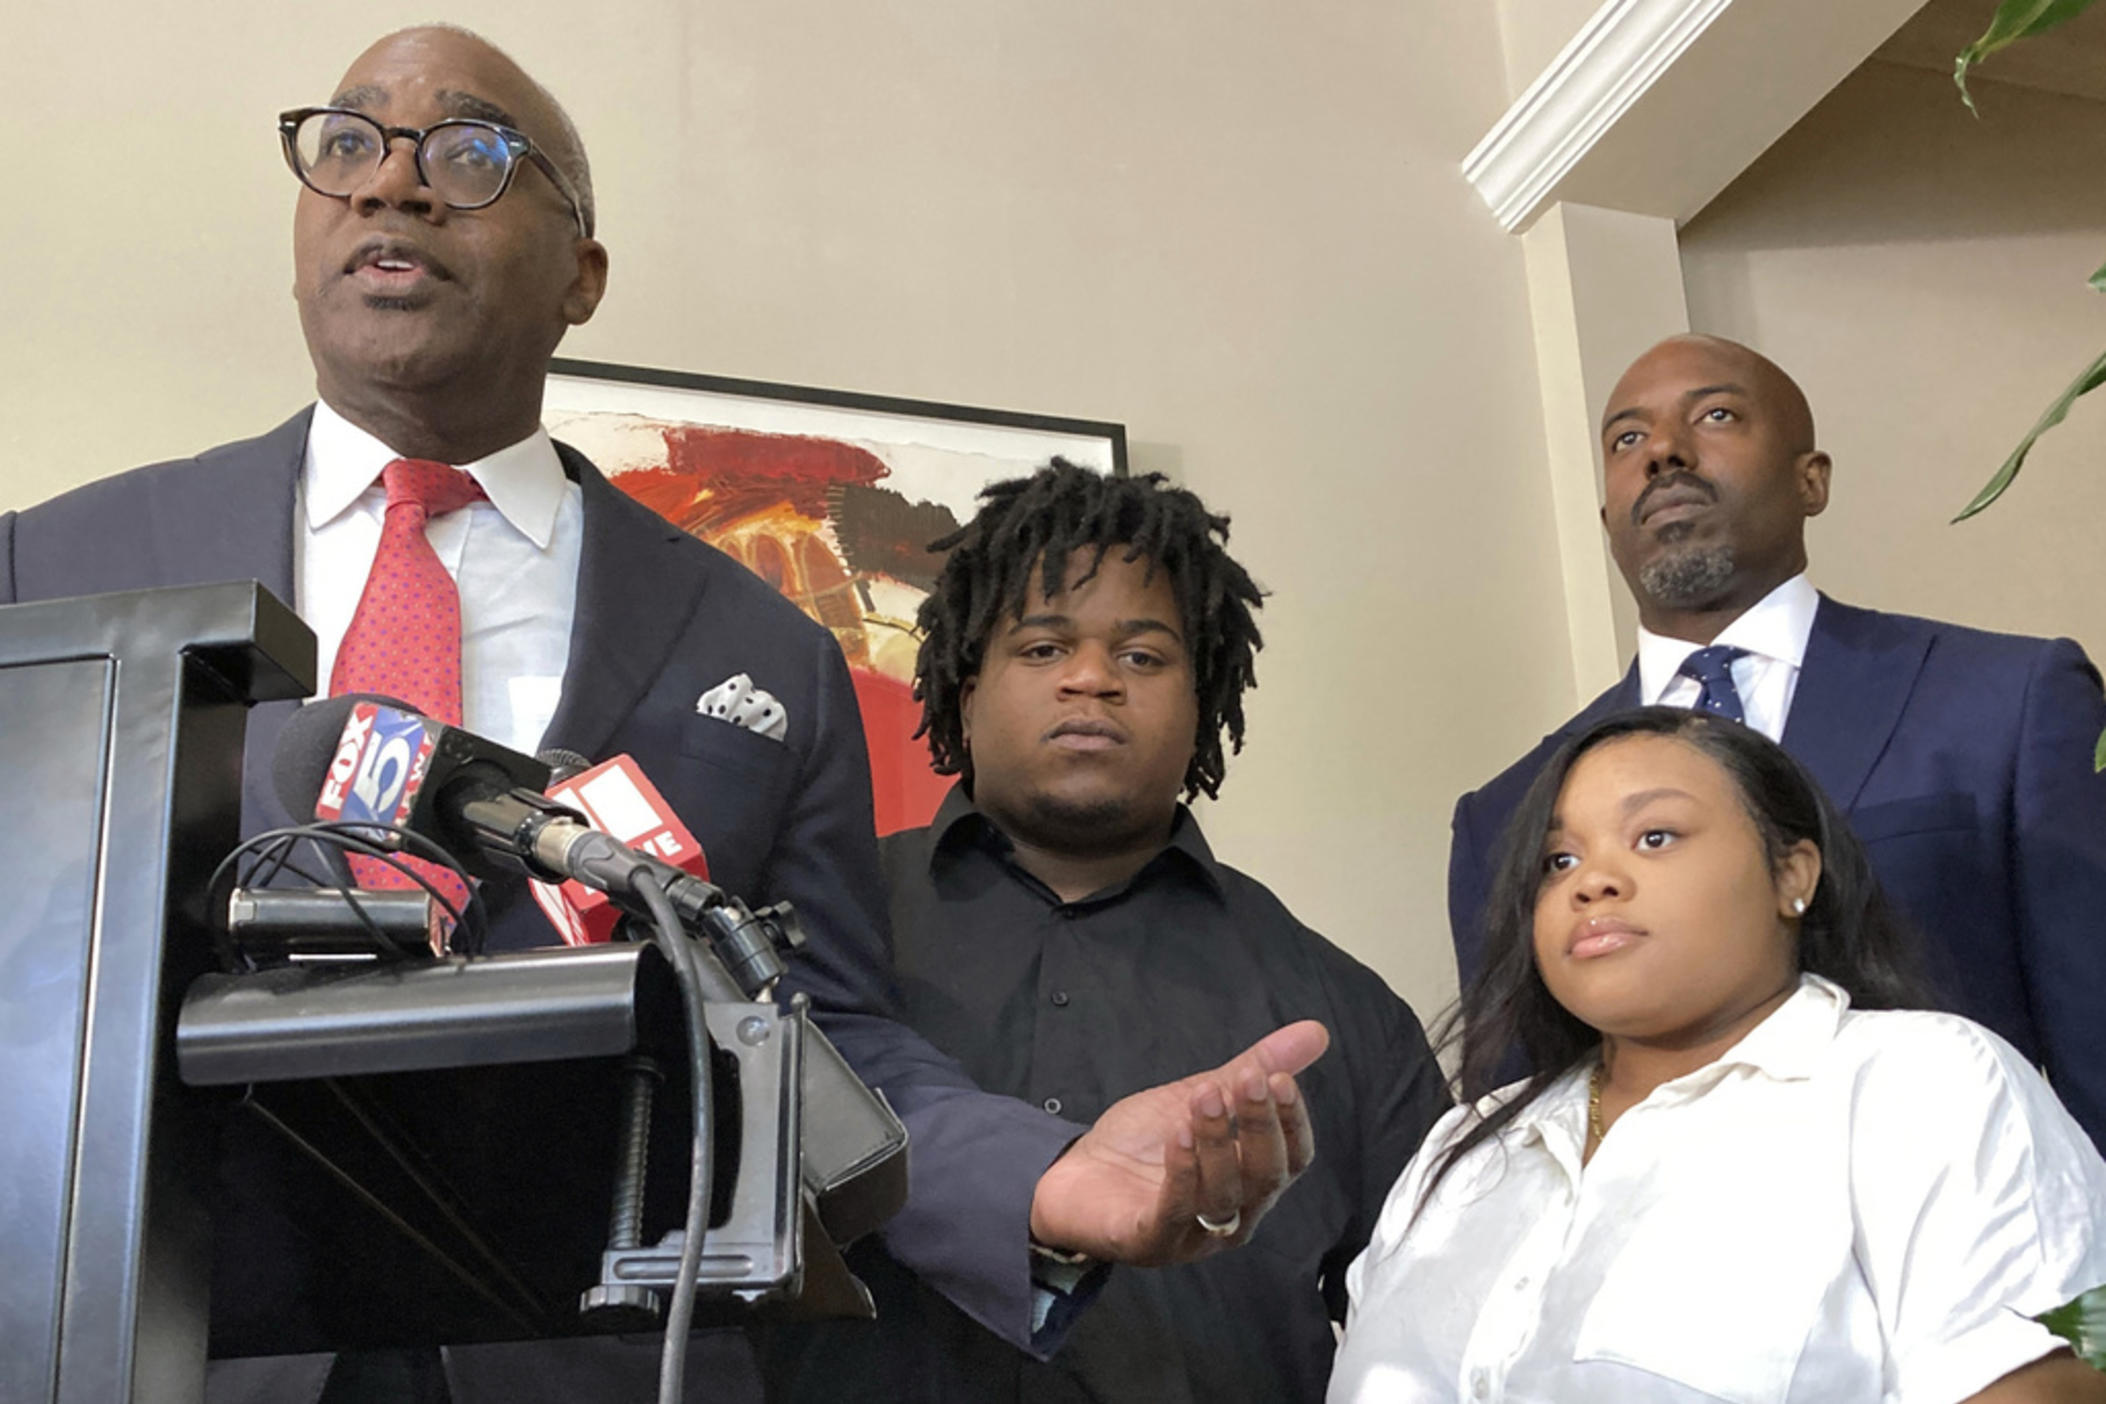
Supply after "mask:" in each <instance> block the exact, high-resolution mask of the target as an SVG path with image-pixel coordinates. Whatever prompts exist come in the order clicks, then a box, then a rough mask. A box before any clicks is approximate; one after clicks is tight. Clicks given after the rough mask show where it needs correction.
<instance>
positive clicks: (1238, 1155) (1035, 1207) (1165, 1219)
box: [1031, 1020, 1331, 1267]
mask: <svg viewBox="0 0 2106 1404" xmlns="http://www.w3.org/2000/svg"><path fill="white" fill-rule="evenodd" d="M1330 1043H1331V1035H1330V1034H1329V1033H1328V1032H1327V1031H1326V1030H1325V1029H1324V1026H1323V1025H1322V1024H1319V1023H1317V1022H1315V1021H1314V1020H1304V1021H1302V1022H1301V1023H1297V1024H1289V1025H1287V1026H1286V1027H1285V1028H1282V1029H1277V1030H1275V1031H1273V1032H1272V1033H1270V1034H1267V1035H1266V1036H1265V1037H1264V1038H1262V1039H1260V1040H1259V1041H1258V1042H1256V1043H1255V1044H1252V1045H1251V1046H1250V1047H1249V1048H1248V1049H1245V1050H1244V1051H1243V1052H1242V1053H1240V1054H1238V1055H1237V1056H1236V1057H1234V1058H1232V1059H1230V1060H1229V1061H1228V1062H1226V1063H1224V1064H1222V1065H1221V1066H1220V1067H1218V1068H1215V1069H1213V1070H1211V1071H1209V1072H1203V1073H1195V1074H1193V1075H1192V1076H1191V1077H1187V1078H1182V1079H1180V1080H1179V1081H1177V1082H1171V1083H1166V1084H1164V1085H1163V1086H1160V1087H1151V1088H1148V1089H1147V1090H1146V1091H1142V1092H1136V1093H1134V1094H1133V1095H1132V1096H1130V1097H1126V1098H1124V1099H1122V1100H1120V1101H1118V1102H1116V1103H1114V1104H1113V1105H1112V1106H1111V1107H1110V1108H1109V1109H1108V1110H1107V1111H1106V1112H1105V1113H1104V1115H1103V1116H1101V1117H1099V1118H1098V1119H1097V1124H1096V1125H1094V1126H1092V1127H1091V1128H1090V1129H1089V1131H1088V1132H1087V1133H1085V1134H1084V1135H1083V1136H1081V1137H1080V1138H1079V1139H1077V1140H1076V1141H1075V1143H1074V1144H1073V1145H1071V1146H1069V1147H1068V1149H1067V1151H1066V1152H1065V1153H1064V1154H1063V1155H1062V1156H1061V1157H1060V1158H1059V1159H1058V1160H1056V1161H1054V1162H1053V1163H1052V1164H1051V1165H1050V1166H1048V1167H1047V1168H1046V1173H1045V1174H1044V1175H1042V1176H1040V1177H1039V1181H1038V1189H1037V1192H1036V1193H1035V1194H1034V1195H1033V1196H1032V1200H1031V1236H1032V1238H1034V1239H1035V1240H1037V1241H1038V1242H1040V1243H1043V1244H1045V1245H1046V1246H1047V1247H1049V1248H1058V1249H1062V1250H1064V1251H1068V1252H1082V1253H1087V1254H1089V1255H1090V1256H1091V1257H1093V1258H1098V1259H1102V1260H1104V1261H1107V1262H1115V1263H1131V1264H1135V1265H1137V1266H1142V1267H1153V1266H1158V1265H1160V1264H1163V1263H1185V1262H1192V1261H1194V1260H1195V1259H1198V1258H1203V1257H1205V1256H1207V1255H1208V1254H1209V1253H1213V1252H1217V1251H1219V1250H1220V1249H1223V1248H1228V1247H1233V1246H1235V1245H1236V1244H1239V1243H1242V1242H1243V1241H1244V1240H1246V1239H1248V1238H1249V1237H1250V1235H1251V1232H1252V1230H1254V1229H1255V1228H1256V1227H1257V1226H1258V1220H1259V1219H1261V1218H1263V1217H1264V1215H1265V1212H1266V1211H1267V1210H1268V1209H1270V1208H1271V1207H1272V1205H1273V1201H1274V1200H1276V1199H1278V1198H1279V1197H1280V1194H1281V1192H1282V1191H1283V1190H1285V1189H1286V1188H1287V1186H1288V1185H1290V1184H1292V1183H1293V1182H1294V1178H1295V1176H1297V1175H1299V1174H1301V1173H1302V1171H1303V1170H1304V1169H1306V1168H1307V1167H1308V1165H1309V1162H1310V1161H1311V1160H1313V1159H1314V1158H1315V1156H1316V1138H1315V1134H1314V1132H1313V1131H1312V1130H1311V1129H1310V1126H1309V1115H1308V1109H1307V1107H1306V1106H1305V1105H1304V1103H1303V1101H1302V1097H1301V1091H1300V1089H1299V1088H1297V1087H1296V1086H1295V1082H1294V1078H1295V1074H1297V1073H1299V1072H1301V1071H1302V1070H1303V1069H1304V1068H1306V1067H1308V1066H1309V1065H1310V1064H1311V1063H1313V1062H1315V1061H1316V1060H1317V1058H1319V1057H1320V1056H1322V1054H1323V1051H1324V1050H1325V1049H1326V1048H1328V1047H1329V1046H1330ZM1202 1214H1204V1215H1205V1216H1206V1217H1207V1219H1208V1220H1209V1221H1211V1222H1212V1223H1214V1224H1216V1225H1222V1224H1229V1223H1233V1224H1234V1225H1235V1228H1234V1231H1233V1232H1220V1233H1210V1232H1208V1231H1207V1229H1206V1228H1205V1227H1204V1226H1202V1225H1201V1224H1200V1222H1199V1216H1200V1215H1202Z"/></svg>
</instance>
